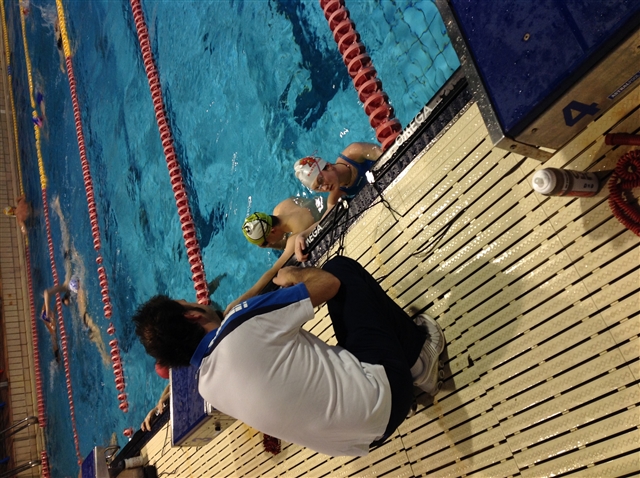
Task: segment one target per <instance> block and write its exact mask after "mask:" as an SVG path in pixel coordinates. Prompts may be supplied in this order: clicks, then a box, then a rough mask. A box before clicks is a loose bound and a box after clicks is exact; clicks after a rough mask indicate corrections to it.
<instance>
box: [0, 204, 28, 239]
mask: <svg viewBox="0 0 640 478" xmlns="http://www.w3.org/2000/svg"><path fill="white" fill-rule="evenodd" d="M4 214H5V215H6V216H11V217H15V218H16V221H17V222H18V226H19V227H20V231H21V232H22V234H24V235H25V236H26V235H27V220H28V219H29V217H30V216H31V204H29V202H28V201H27V200H26V199H25V197H24V194H23V195H22V196H20V197H19V198H16V206H7V207H5V208H4Z"/></svg>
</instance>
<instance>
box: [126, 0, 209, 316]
mask: <svg viewBox="0 0 640 478" xmlns="http://www.w3.org/2000/svg"><path fill="white" fill-rule="evenodd" d="M130 3H131V11H132V12H133V19H134V22H135V25H136V30H137V33H138V41H139V42H140V51H141V53H142V62H143V64H144V68H145V72H146V74H147V80H148V82H149V90H150V92H151V100H152V102H153V108H154V111H155V116H156V122H157V124H158V130H159V132H160V141H161V143H162V148H163V150H164V155H165V159H166V162H167V169H168V170H169V180H170V183H171V188H172V189H173V193H174V197H175V200H176V206H177V208H178V215H179V217H180V223H181V225H182V232H183V238H184V241H185V247H186V249H187V257H188V259H189V264H190V266H191V273H192V279H193V283H194V288H195V291H196V298H197V301H198V303H200V304H209V303H210V301H209V291H208V287H207V280H206V277H205V273H204V266H203V264H202V255H201V252H200V245H199V244H198V240H197V238H196V232H195V226H194V224H193V220H192V216H191V211H190V207H189V203H188V200H187V194H186V192H185V188H184V181H183V179H182V172H181V169H180V165H179V164H178V162H177V160H176V152H175V148H174V146H173V135H172V133H171V128H170V126H169V122H168V121H167V116H166V113H165V107H164V100H163V97H162V87H161V85H160V80H159V78H158V72H157V69H156V65H155V61H154V58H153V53H152V51H151V43H150V41H149V32H148V29H147V25H146V22H145V18H144V12H143V11H142V5H141V3H140V1H139V0H131V1H130Z"/></svg>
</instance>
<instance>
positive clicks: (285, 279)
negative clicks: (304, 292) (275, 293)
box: [273, 266, 302, 287]
mask: <svg viewBox="0 0 640 478" xmlns="http://www.w3.org/2000/svg"><path fill="white" fill-rule="evenodd" d="M298 270H300V269H298V268H297V267H293V266H290V267H283V268H282V269H280V270H279V271H278V275H277V276H275V277H274V278H273V283H274V284H275V285H279V286H280V287H291V286H292V285H296V284H297V283H299V282H302V281H301V280H300V279H299V277H298V275H297V271H298Z"/></svg>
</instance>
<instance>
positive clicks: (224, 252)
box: [5, 0, 459, 477]
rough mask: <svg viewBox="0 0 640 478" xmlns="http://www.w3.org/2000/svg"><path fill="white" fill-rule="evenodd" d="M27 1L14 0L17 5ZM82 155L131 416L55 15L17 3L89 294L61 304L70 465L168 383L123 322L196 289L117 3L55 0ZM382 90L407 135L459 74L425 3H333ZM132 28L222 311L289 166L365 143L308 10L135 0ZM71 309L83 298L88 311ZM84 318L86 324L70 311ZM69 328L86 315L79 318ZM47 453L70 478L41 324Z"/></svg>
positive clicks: (71, 251)
mask: <svg viewBox="0 0 640 478" xmlns="http://www.w3.org/2000/svg"><path fill="white" fill-rule="evenodd" d="M23 4H24V2H23ZM63 4H64V6H65V8H66V15H67V18H66V21H67V26H68V32H69V36H70V40H71V45H72V49H73V64H74V69H75V73H76V79H77V88H78V94H79V98H78V99H79V102H80V105H81V109H82V119H83V122H84V134H85V140H86V143H87V154H88V159H89V162H90V164H91V172H92V176H93V181H94V187H95V191H96V201H97V206H98V213H99V218H100V228H101V234H102V251H101V253H102V256H103V258H104V265H105V268H106V271H107V274H108V277H109V283H110V293H111V300H112V303H113V311H114V312H113V323H114V324H115V326H116V328H117V338H118V340H119V343H120V348H121V352H122V353H123V362H124V369H125V377H126V381H127V393H128V394H129V404H130V410H129V413H127V414H123V413H122V412H121V411H120V410H119V409H118V400H117V392H116V391H115V386H114V380H113V373H112V371H111V364H110V363H109V361H108V352H109V347H108V345H105V344H108V341H109V340H110V337H109V336H108V335H107V333H106V327H107V321H106V320H105V319H104V315H103V311H102V307H101V306H102V303H101V302H100V297H101V296H100V287H99V285H98V281H97V274H96V265H95V258H96V253H95V251H94V250H93V243H92V238H91V234H90V223H89V217H88V213H87V204H86V197H85V191H84V185H83V181H82V174H81V169H80V161H79V157H78V147H77V142H76V136H75V125H74V122H73V111H72V104H71V100H70V97H69V88H68V83H67V78H66V75H65V74H64V73H63V71H61V59H60V57H59V53H58V51H57V49H56V46H55V40H54V31H53V23H54V21H55V17H56V14H55V8H54V7H53V3H52V2H45V1H43V0H32V1H31V3H30V5H29V14H28V16H27V31H26V35H27V39H28V43H29V56H30V58H31V61H32V66H33V74H34V84H35V87H36V88H37V89H38V91H40V92H41V93H42V94H43V96H44V111H43V113H44V114H45V115H46V117H45V120H44V126H43V127H42V135H43V141H42V150H43V157H44V162H45V170H46V173H47V177H48V179H49V186H48V197H49V203H50V220H51V224H52V233H53V240H54V244H55V262H56V267H57V269H58V274H59V275H60V278H61V279H63V278H64V277H65V276H66V277H68V276H69V274H71V273H72V272H73V274H76V275H79V276H80V280H81V283H82V284H83V285H84V291H85V293H86V297H84V296H83V297H81V299H82V300H80V301H79V303H77V304H75V305H73V306H72V307H70V308H68V309H65V311H64V321H65V324H66V327H67V333H68V340H69V345H70V354H71V375H72V384H73V390H74V400H75V408H76V416H77V420H78V423H77V424H78V434H79V437H80V443H81V454H82V456H86V455H87V454H88V453H89V451H90V450H91V448H92V447H93V446H94V445H104V444H107V443H108V442H110V441H111V440H114V439H115V440H117V441H118V443H119V444H120V445H124V443H126V438H125V437H124V436H123V435H122V431H123V430H124V429H125V428H127V427H134V429H137V428H138V427H139V425H140V422H141V421H142V419H143V418H144V416H145V415H146V413H147V411H148V410H149V409H150V408H151V407H152V406H153V405H155V403H156V400H157V398H158V396H159V394H160V392H161V390H162V389H163V387H164V385H165V383H164V381H163V380H162V379H160V378H159V377H158V376H157V375H156V374H155V373H153V360H151V359H150V358H148V357H147V356H146V355H145V353H144V350H143V349H142V347H141V346H140V344H139V343H138V342H137V340H136V337H135V333H134V330H133V327H132V325H131V323H130V316H131V315H132V313H133V311H134V310H135V308H136V307H137V305H138V304H139V303H141V302H142V301H144V300H146V299H147V298H149V297H150V296H152V295H154V294H156V293H166V294H169V295H172V296H174V297H177V298H185V299H187V300H194V299H195V293H194V290H193V284H192V281H191V277H190V271H189V266H188V263H187V258H186V255H185V249H184V242H183V239H182V235H181V231H180V228H179V221H178V217H177V212H176V207H175V201H174V199H173V194H172V192H171V189H170V185H169V181H168V174H167V169H166V165H165V160H164V155H163V151H162V147H161V144H160V140H159V135H158V131H157V127H156V124H155V118H154V112H153V109H152V104H151V99H150V94H149V89H148V85H147V81H146V76H145V75H144V69H143V66H142V62H141V55H140V52H139V45H138V43H137V36H136V33H135V26H134V23H133V19H132V15H131V10H130V7H129V4H128V2H113V1H107V0H103V1H100V0H88V1H82V2H80V1H75V2H63ZM347 6H348V7H349V9H350V11H351V14H352V18H353V19H354V21H355V22H356V25H357V27H358V30H359V32H360V34H361V36H362V41H363V42H364V43H365V44H366V46H367V48H368V50H369V52H370V54H371V56H372V58H373V61H374V64H375V66H376V68H377V70H378V73H379V76H380V78H381V79H382V81H383V85H384V89H385V91H386V92H387V93H388V95H389V97H390V99H391V102H392V104H393V106H394V107H395V110H396V115H397V117H398V119H399V120H400V121H401V123H402V124H403V125H406V124H407V123H408V122H409V121H410V120H411V119H412V118H413V117H414V116H415V115H416V114H417V113H418V112H419V111H420V110H421V108H422V107H423V106H424V104H425V103H426V102H427V101H428V100H429V99H430V98H431V97H432V95H433V94H434V93H435V92H436V91H437V89H438V88H439V87H440V86H441V85H442V84H443V83H444V82H445V81H446V79H447V78H448V77H449V76H450V75H451V74H452V72H453V71H454V70H455V69H456V68H457V67H458V65H459V62H458V59H457V58H456V56H455V53H454V51H453V49H452V47H451V45H450V44H449V40H448V38H447V36H446V32H445V28H444V25H443V23H442V20H441V18H440V16H439V14H438V12H437V10H436V8H435V5H434V4H433V2H432V1H431V0H422V1H394V2H392V1H381V2H380V1H378V2H374V1H368V2H362V1H358V2H347ZM5 9H6V10H7V22H8V25H9V28H8V30H9V43H10V46H11V51H12V66H13V88H14V92H15V96H16V105H17V110H18V128H19V141H20V156H21V160H22V168H23V171H24V176H25V177H24V182H25V190H26V192H27V196H28V198H29V199H30V200H31V201H32V203H33V206H34V209H35V219H34V224H33V227H32V228H31V230H30V233H29V239H30V244H31V254H32V261H33V264H32V269H33V270H32V271H31V273H32V276H33V282H34V286H35V290H36V295H37V297H36V307H37V308H38V309H39V308H40V307H41V304H42V296H41V293H42V291H43V290H44V289H45V288H47V287H50V286H51V285H52V275H51V266H50V262H49V257H48V252H47V243H46V233H45V229H44V219H43V217H42V200H41V194H40V185H39V182H38V174H37V164H36V153H35V144H34V143H35V141H34V136H33V123H32V120H31V109H30V107H29V99H28V85H27V76H26V67H25V54H24V48H23V46H22V37H21V35H22V33H21V26H20V21H19V17H18V3H17V2H5ZM144 9H145V16H146V19H147V24H148V27H149V31H150V34H151V41H152V46H153V51H154V55H155V59H156V64H157V67H158V71H159V74H160V80H161V82H162V87H163V94H164V98H165V102H166V106H167V113H168V116H169V119H170V122H171V126H172V130H173V134H174V139H175V143H176V148H177V152H178V155H179V160H180V164H181V167H182V172H183V174H184V177H185V180H186V187H187V190H188V193H189V198H190V203H191V208H192V211H193V214H194V217H195V222H196V228H197V230H198V235H199V239H200V246H201V248H202V252H203V261H204V265H205V268H206V273H207V278H208V279H209V280H211V279H213V278H214V277H216V276H220V275H223V277H222V279H221V281H220V287H219V288H218V289H217V291H216V292H215V294H214V296H213V299H214V300H215V301H216V302H218V303H220V304H222V305H224V304H226V303H227V302H229V301H231V300H232V299H234V298H235V297H237V296H238V295H240V294H241V293H242V292H244V291H245V290H246V289H247V288H248V287H250V286H251V285H252V284H253V283H254V281H255V280H257V278H258V277H259V276H260V275H261V274H262V273H263V272H264V271H265V270H266V269H267V268H268V267H269V266H270V265H271V264H272V263H273V262H274V261H275V256H274V253H273V252H269V251H264V250H260V249H258V248H256V247H253V246H251V245H250V244H248V243H247V242H246V241H245V240H244V238H243V237H242V234H241V231H240V226H241V224H242V221H243V219H244V217H245V216H246V215H247V214H248V213H250V212H252V211H258V210H264V211H267V212H271V210H272V208H273V207H274V206H275V205H276V204H277V203H278V202H279V201H281V200H283V199H285V198H287V197H289V196H292V195H308V191H306V190H304V189H303V188H302V187H301V186H300V184H299V183H298V182H297V180H296V179H295V178H294V176H293V174H292V164H293V162H294V161H295V159H297V158H298V157H301V156H304V155H307V154H310V153H313V152H317V153H318V154H319V155H321V156H324V157H326V158H328V159H333V158H335V157H336V155H337V154H338V153H339V152H340V151H341V150H342V149H343V148H344V147H345V146H346V145H347V144H349V143H350V142H353V141H375V136H374V133H373V131H372V129H371V128H370V126H369V124H368V119H367V118H366V116H365V115H364V113H363V111H362V106H361V104H359V102H358V99H357V95H356V93H355V90H354V89H353V87H352V85H351V82H350V80H349V78H348V76H347V74H346V70H345V67H344V65H343V64H342V61H341V58H340V57H339V55H338V53H337V49H336V45H335V43H334V41H333V39H332V38H331V36H330V33H329V31H328V27H327V24H326V21H325V20H324V17H323V15H322V12H321V10H320V8H319V5H318V3H317V2H315V1H313V2H307V1H288V0H280V1H270V2H261V1H238V0H230V1H193V2H190V1H181V2H166V1H146V2H144ZM85 299H86V300H85ZM85 310H86V314H84V312H85ZM83 318H84V320H83ZM39 339H40V348H41V357H42V364H41V366H42V368H43V372H44V377H43V379H44V383H45V387H46V393H47V396H46V400H47V413H48V417H49V422H48V427H47V428H46V436H47V450H48V454H49V458H50V461H51V466H52V470H53V476H56V477H57V476H76V475H77V464H76V458H75V452H74V447H73V444H72V440H73V439H72V431H71V426H70V423H69V409H68V404H67V399H66V388H65V380H64V371H63V370H62V367H61V366H60V365H57V364H56V363H55V360H54V358H53V354H52V351H51V340H50V338H49V335H48V333H47V332H46V330H45V329H44V327H42V328H40V329H39Z"/></svg>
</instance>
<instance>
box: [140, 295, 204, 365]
mask: <svg viewBox="0 0 640 478" xmlns="http://www.w3.org/2000/svg"><path fill="white" fill-rule="evenodd" d="M189 310H202V309H200V308H198V307H194V308H190V307H185V306H183V305H182V304H180V303H178V302H176V301H175V300H172V299H170V298H169V297H167V296H166V295H156V296H155V297H152V298H151V299H149V300H148V301H147V302H145V303H144V304H142V305H141V306H140V307H139V308H138V310H137V312H136V313H135V315H134V316H133V322H134V323H135V324H136V334H137V335H138V337H139V338H140V342H142V345H144V348H145V350H146V351H147V353H148V354H149V355H151V356H152V357H153V358H155V359H156V361H157V362H158V364H160V365H162V366H164V367H186V366H188V365H189V361H190V360H191V357H192V356H193V353H194V352H195V350H196V348H197V347H198V344H200V341H201V340H202V339H203V338H204V336H205V330H204V328H202V326H201V325H200V324H198V323H197V322H194V321H192V320H189V319H187V318H186V317H185V316H184V314H185V313H186V312H188V311H189Z"/></svg>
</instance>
